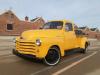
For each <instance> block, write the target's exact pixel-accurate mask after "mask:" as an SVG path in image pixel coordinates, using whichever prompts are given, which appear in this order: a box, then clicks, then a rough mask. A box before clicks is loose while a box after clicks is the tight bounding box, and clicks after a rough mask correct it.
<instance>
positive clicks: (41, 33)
mask: <svg viewBox="0 0 100 75" xmlns="http://www.w3.org/2000/svg"><path fill="white" fill-rule="evenodd" d="M21 36H22V37H23V38H25V39H32V38H46V37H61V36H62V30H57V29H54V30H53V29H52V30H49V29H47V30H28V31H24V32H23V33H22V35H21Z"/></svg>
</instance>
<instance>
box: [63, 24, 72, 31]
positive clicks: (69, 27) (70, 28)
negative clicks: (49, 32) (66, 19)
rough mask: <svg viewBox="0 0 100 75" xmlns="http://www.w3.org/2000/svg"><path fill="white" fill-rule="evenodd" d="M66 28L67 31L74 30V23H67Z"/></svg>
mask: <svg viewBox="0 0 100 75" xmlns="http://www.w3.org/2000/svg"><path fill="white" fill-rule="evenodd" d="M65 29H66V30H67V31H72V30H73V27H72V24H71V23H66V25H65Z"/></svg>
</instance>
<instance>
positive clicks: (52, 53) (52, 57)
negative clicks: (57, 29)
mask: <svg viewBox="0 0 100 75" xmlns="http://www.w3.org/2000/svg"><path fill="white" fill-rule="evenodd" d="M60 57H61V56H60V51H59V49H58V48H56V47H53V48H51V49H49V51H48V53H47V55H46V56H45V58H44V59H43V61H44V63H45V64H47V65H49V66H53V65H56V64H58V63H59V61H60Z"/></svg>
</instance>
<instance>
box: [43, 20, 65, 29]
mask: <svg viewBox="0 0 100 75" xmlns="http://www.w3.org/2000/svg"><path fill="white" fill-rule="evenodd" d="M62 27H63V22H62V21H53V22H47V23H46V24H44V26H43V27H42V29H62Z"/></svg>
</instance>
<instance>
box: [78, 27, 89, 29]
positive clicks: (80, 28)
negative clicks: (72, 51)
mask: <svg viewBox="0 0 100 75" xmlns="http://www.w3.org/2000/svg"><path fill="white" fill-rule="evenodd" d="M85 28H87V27H79V28H78V29H85Z"/></svg>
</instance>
